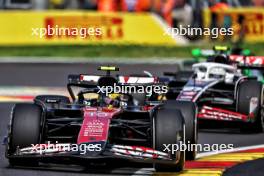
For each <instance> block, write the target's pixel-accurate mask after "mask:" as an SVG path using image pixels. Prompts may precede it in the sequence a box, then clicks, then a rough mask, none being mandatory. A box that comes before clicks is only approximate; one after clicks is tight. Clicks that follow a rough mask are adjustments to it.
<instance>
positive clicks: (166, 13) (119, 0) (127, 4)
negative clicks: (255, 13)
mask: <svg viewBox="0 0 264 176" xmlns="http://www.w3.org/2000/svg"><path fill="white" fill-rule="evenodd" d="M240 6H261V7H263V6H264V0H0V8H2V9H17V8H22V9H85V10H96V11H102V12H115V11H125V12H145V11H151V12H154V13H156V14H158V15H160V16H161V17H163V18H164V19H165V21H166V22H167V23H168V24H169V25H170V26H177V25H178V24H179V23H182V25H187V24H190V25H192V26H199V25H200V24H201V18H202V15H201V13H202V9H204V8H207V7H208V8H210V9H212V10H215V9H221V8H228V7H240Z"/></svg>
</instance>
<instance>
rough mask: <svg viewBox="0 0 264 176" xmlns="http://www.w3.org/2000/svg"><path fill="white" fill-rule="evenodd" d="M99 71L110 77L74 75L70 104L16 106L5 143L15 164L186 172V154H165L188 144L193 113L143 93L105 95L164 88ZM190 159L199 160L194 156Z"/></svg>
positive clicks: (52, 100) (46, 100)
mask: <svg viewBox="0 0 264 176" xmlns="http://www.w3.org/2000/svg"><path fill="white" fill-rule="evenodd" d="M100 70H104V71H106V72H107V74H106V75H103V76H98V75H85V74H81V75H69V83H68V85H67V87H68V90H69V94H70V97H71V100H70V99H69V98H68V97H66V96H61V95H40V96H37V97H36V98H35V100H34V102H33V103H19V104H16V105H15V106H14V107H13V109H12V113H11V122H10V126H9V131H8V138H7V140H6V141H7V143H6V157H7V158H8V160H9V163H10V164H11V165H13V166H31V165H38V164H39V163H41V162H42V163H43V162H44V163H45V162H60V161H67V163H69V162H70V163H71V162H73V163H77V164H84V163H85V164H87V163H94V162H95V163H97V162H99V163H104V162H106V161H112V160H114V161H115V162H116V161H117V160H118V161H119V160H129V161H135V162H143V163H151V164H153V165H154V168H155V169H156V170H157V171H181V170H182V169H183V168H184V163H185V151H180V150H177V151H175V150H174V151H173V150H166V148H165V146H168V145H174V146H175V145H176V144H180V143H185V123H184V121H186V120H187V121H191V120H193V119H195V118H194V117H189V116H188V117H183V114H185V112H184V111H189V109H187V108H182V107H184V105H181V102H178V101H168V102H165V103H163V102H161V101H157V99H156V98H153V96H154V93H153V96H149V97H147V96H146V95H145V94H143V93H142V94H140V95H139V94H135V93H133V94H132V93H131V94H130V93H119V94H116V93H113V94H108V95H106V94H105V93H104V92H103V91H99V89H100V88H102V87H106V86H113V85H115V86H116V85H119V86H128V85H129V86H131V85H133V86H139V85H140V86H153V85H156V86H159V85H160V83H158V82H157V79H156V78H154V77H129V76H115V77H114V76H111V75H110V71H116V70H118V69H117V68H115V67H100ZM98 86H99V87H98ZM154 97H155V96H154ZM178 105H179V109H177V106H178ZM185 105H186V104H185ZM188 105H193V103H192V102H190V103H189V104H188ZM184 118H185V119H184ZM186 130H188V129H186ZM186 154H187V155H192V156H195V152H194V151H189V152H186Z"/></svg>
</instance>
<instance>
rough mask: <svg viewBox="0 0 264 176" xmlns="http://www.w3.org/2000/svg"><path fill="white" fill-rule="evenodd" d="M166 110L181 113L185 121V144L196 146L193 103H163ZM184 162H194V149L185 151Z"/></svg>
mask: <svg viewBox="0 0 264 176" xmlns="http://www.w3.org/2000/svg"><path fill="white" fill-rule="evenodd" d="M165 106H166V107H167V108H176V109H178V110H180V111H181V113H182V115H183V117H184V121H185V143H186V144H197V142H198V127H197V117H196V112H197V107H196V105H195V103H193V102H189V101H175V100H174V101H173V100H168V101H166V102H165ZM185 154H186V160H194V159H195V157H196V154H197V151H196V150H195V149H192V150H191V151H189V150H188V151H186V153H185Z"/></svg>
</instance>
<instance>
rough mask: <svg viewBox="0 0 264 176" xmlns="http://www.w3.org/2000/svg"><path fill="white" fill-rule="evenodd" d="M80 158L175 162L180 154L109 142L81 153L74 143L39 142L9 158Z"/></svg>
mask: <svg viewBox="0 0 264 176" xmlns="http://www.w3.org/2000/svg"><path fill="white" fill-rule="evenodd" d="M25 157H26V158H37V159H39V160H40V161H41V159H46V158H60V159H63V158H75V159H76V158H79V159H83V160H85V159H86V160H91V161H92V160H107V159H124V160H130V161H133V162H143V163H163V164H169V163H175V162H178V159H179V156H178V153H177V157H176V158H175V159H172V158H171V157H170V156H169V154H167V153H164V152H161V151H157V150H153V149H151V148H146V147H140V146H125V145H110V144H108V145H107V146H106V147H105V149H104V150H103V151H100V152H92V154H91V152H88V153H85V154H84V153H81V152H80V151H73V150H72V144H68V143H66V144H58V143H57V144H38V145H35V146H31V147H26V148H21V149H19V148H18V149H17V150H16V152H15V153H14V154H12V155H8V156H7V158H18V159H19V158H25Z"/></svg>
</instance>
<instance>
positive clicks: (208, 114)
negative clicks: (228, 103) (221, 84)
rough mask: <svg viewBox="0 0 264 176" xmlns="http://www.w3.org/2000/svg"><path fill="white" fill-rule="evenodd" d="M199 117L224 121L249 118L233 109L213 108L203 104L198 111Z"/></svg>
mask: <svg viewBox="0 0 264 176" xmlns="http://www.w3.org/2000/svg"><path fill="white" fill-rule="evenodd" d="M198 118H200V119H211V120H225V121H245V122H247V121H248V120H249V117H248V116H247V115H244V114H240V113H237V112H233V111H228V110H224V109H220V108H214V107H209V106H203V107H202V109H201V111H200V112H199V113H198Z"/></svg>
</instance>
